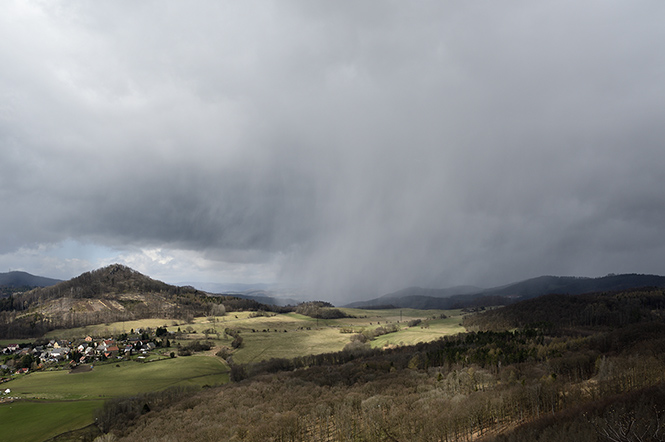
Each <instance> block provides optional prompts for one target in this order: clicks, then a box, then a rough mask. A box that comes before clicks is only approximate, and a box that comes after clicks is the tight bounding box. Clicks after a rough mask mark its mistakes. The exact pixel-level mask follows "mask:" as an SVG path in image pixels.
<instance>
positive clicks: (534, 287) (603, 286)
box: [347, 273, 665, 309]
mask: <svg viewBox="0 0 665 442" xmlns="http://www.w3.org/2000/svg"><path fill="white" fill-rule="evenodd" d="M643 287H660V288H665V276H659V275H640V274H634V273H633V274H621V275H614V274H610V275H607V276H603V277H599V278H581V277H573V276H540V277H537V278H531V279H527V280H524V281H519V282H515V283H512V284H507V285H504V286H500V287H493V288H489V289H475V288H474V287H470V286H462V287H453V288H448V289H423V288H420V287H411V288H408V289H403V290H400V291H397V292H394V293H389V294H387V295H384V296H382V297H380V298H376V299H370V300H367V301H360V302H354V303H352V304H349V305H348V306H347V307H356V308H371V307H372V306H387V305H390V306H393V307H399V308H418V309H450V308H467V307H479V306H488V305H508V304H512V303H515V302H518V301H522V300H525V299H531V298H536V297H539V296H544V295H549V294H570V295H578V294H582V293H592V292H605V291H617V290H631V289H636V288H643ZM474 289H475V290H474Z"/></svg>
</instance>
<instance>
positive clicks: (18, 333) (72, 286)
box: [0, 264, 227, 338]
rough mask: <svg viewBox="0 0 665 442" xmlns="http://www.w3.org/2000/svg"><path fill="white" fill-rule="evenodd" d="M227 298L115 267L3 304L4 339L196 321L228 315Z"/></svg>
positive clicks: (0, 323)
mask: <svg viewBox="0 0 665 442" xmlns="http://www.w3.org/2000/svg"><path fill="white" fill-rule="evenodd" d="M226 299H227V297H223V296H222V297H211V296H208V295H207V293H205V292H201V291H198V290H196V289H194V288H193V287H177V286H173V285H169V284H166V283H164V282H161V281H157V280H154V279H152V278H149V277H148V276H145V275H143V274H141V273H139V272H137V271H136V270H133V269H131V268H129V267H126V266H123V265H120V264H114V265H110V266H107V267H103V268H101V269H97V270H93V271H91V272H86V273H83V274H82V275H80V276H77V277H76V278H73V279H70V280H69V281H62V282H59V283H57V284H55V285H53V286H49V287H43V288H36V289H33V290H30V291H27V292H24V293H17V294H14V295H13V296H10V297H9V298H5V299H1V300H0V336H1V337H7V338H13V337H23V336H38V335H40V334H43V333H45V332H46V331H48V330H51V329H54V328H70V327H76V326H84V325H89V324H99V323H102V322H109V321H119V320H131V319H138V318H145V317H163V318H192V317H194V316H199V315H207V314H212V313H219V312H223V311H225V307H224V306H223V304H222V303H223V302H224V301H225V300H226Z"/></svg>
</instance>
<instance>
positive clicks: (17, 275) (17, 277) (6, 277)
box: [0, 271, 62, 287]
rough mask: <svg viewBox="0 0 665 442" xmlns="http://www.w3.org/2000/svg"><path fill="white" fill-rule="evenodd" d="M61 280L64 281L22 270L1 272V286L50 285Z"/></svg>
mask: <svg viewBox="0 0 665 442" xmlns="http://www.w3.org/2000/svg"><path fill="white" fill-rule="evenodd" d="M59 282H62V281H61V280H60V279H54V278H46V277H44V276H35V275H31V274H30V273H27V272H21V271H11V272H6V273H0V286H6V287H48V286H51V285H55V284H57V283H59Z"/></svg>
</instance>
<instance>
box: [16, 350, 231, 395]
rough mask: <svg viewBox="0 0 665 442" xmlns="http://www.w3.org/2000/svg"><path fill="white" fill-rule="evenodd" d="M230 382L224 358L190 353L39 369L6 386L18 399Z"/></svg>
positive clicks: (137, 391) (129, 392)
mask: <svg viewBox="0 0 665 442" xmlns="http://www.w3.org/2000/svg"><path fill="white" fill-rule="evenodd" d="M226 382H228V367H227V366H226V364H225V363H223V362H222V361H221V359H219V358H216V357H210V356H189V357H180V358H175V359H164V360H161V361H157V362H150V363H140V362H133V361H128V362H119V363H117V364H115V363H106V364H101V365H94V368H93V369H92V370H91V371H88V372H83V373H70V372H69V371H68V370H54V371H40V372H34V373H30V374H28V375H25V376H21V377H19V378H18V379H15V380H13V381H11V382H9V383H7V384H3V386H5V385H6V386H7V388H11V395H12V396H14V397H19V398H25V399H27V398H30V399H49V400H73V399H97V398H109V397H117V396H130V395H132V394H136V393H144V392H149V391H157V390H163V389H165V388H168V387H173V386H189V385H194V386H203V385H206V384H207V385H216V384H222V383H226Z"/></svg>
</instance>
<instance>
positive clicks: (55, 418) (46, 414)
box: [0, 400, 103, 442]
mask: <svg viewBox="0 0 665 442" xmlns="http://www.w3.org/2000/svg"><path fill="white" fill-rule="evenodd" d="M102 403H103V402H102V401H100V400H85V401H58V402H43V401H18V402H13V403H8V404H2V405H0V435H1V438H2V440H8V441H9V440H15V441H26V442H30V441H43V440H46V439H49V438H51V437H54V436H57V435H58V434H61V433H64V432H66V431H69V430H71V429H74V428H81V427H84V426H86V425H88V424H90V423H91V422H92V421H93V415H94V411H95V410H96V409H97V408H99V407H101V406H102Z"/></svg>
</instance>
